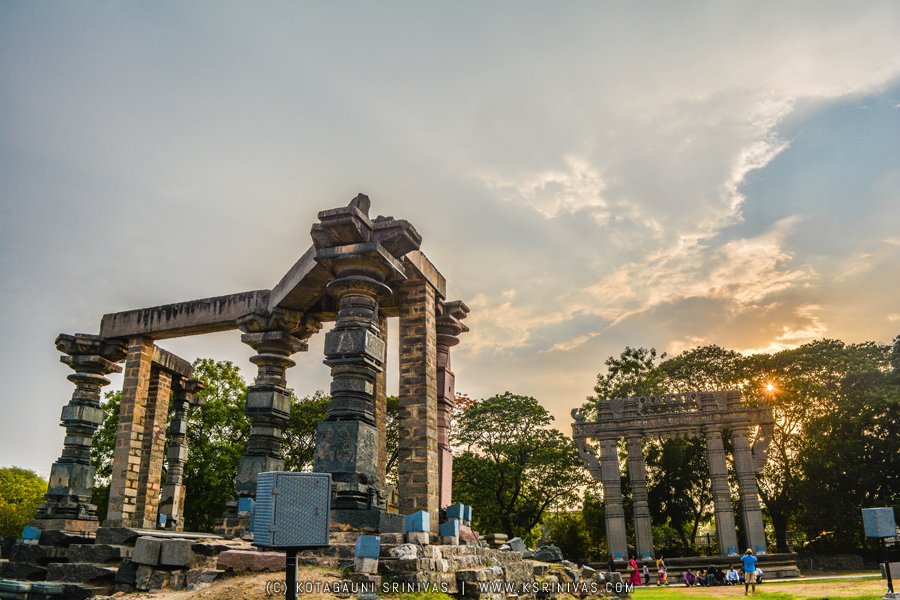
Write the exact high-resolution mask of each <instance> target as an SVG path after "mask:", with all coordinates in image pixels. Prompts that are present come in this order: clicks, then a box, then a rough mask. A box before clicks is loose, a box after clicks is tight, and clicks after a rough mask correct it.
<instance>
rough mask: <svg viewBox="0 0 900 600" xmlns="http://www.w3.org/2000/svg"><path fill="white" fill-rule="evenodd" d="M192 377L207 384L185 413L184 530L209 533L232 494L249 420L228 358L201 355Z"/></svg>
mask: <svg viewBox="0 0 900 600" xmlns="http://www.w3.org/2000/svg"><path fill="white" fill-rule="evenodd" d="M193 366H194V377H196V378H198V379H200V380H201V381H203V383H205V384H206V388H205V389H204V390H203V391H201V392H199V394H198V396H199V398H200V400H201V404H200V406H198V407H195V408H193V409H192V410H191V411H190V414H189V416H188V430H187V444H188V460H187V464H185V468H184V485H185V490H186V497H185V514H184V518H185V529H188V530H190V531H211V530H212V527H213V523H214V522H215V520H216V519H217V518H219V517H221V516H222V514H223V513H224V512H225V505H226V504H227V503H228V501H229V500H231V498H232V494H233V492H234V480H235V476H236V475H237V465H238V460H239V459H240V457H241V455H242V454H243V452H244V448H245V447H246V445H247V437H248V435H249V433H250V421H249V420H248V419H247V415H246V410H245V404H246V398H247V384H246V383H245V381H244V378H243V377H242V376H241V374H240V370H239V369H238V367H237V366H236V365H234V364H233V363H232V362H230V361H214V360H212V359H209V358H200V359H197V360H196V361H194V365H193Z"/></svg>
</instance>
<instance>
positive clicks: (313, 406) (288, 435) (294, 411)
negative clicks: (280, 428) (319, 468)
mask: <svg viewBox="0 0 900 600" xmlns="http://www.w3.org/2000/svg"><path fill="white" fill-rule="evenodd" d="M330 399H331V398H330V397H329V396H326V395H325V393H324V392H322V391H317V392H316V393H314V394H312V395H310V396H307V397H305V398H302V399H297V398H296V397H294V398H292V402H291V415H290V417H289V418H288V422H287V424H286V425H285V428H284V435H283V437H282V450H281V455H282V458H283V459H284V468H285V470H286V471H312V466H313V458H314V456H315V452H316V426H317V425H318V424H319V422H321V421H322V420H323V419H324V418H325V414H326V413H327V411H328V401H329V400H330Z"/></svg>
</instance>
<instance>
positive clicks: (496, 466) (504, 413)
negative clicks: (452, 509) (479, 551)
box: [454, 392, 586, 538]
mask: <svg viewBox="0 0 900 600" xmlns="http://www.w3.org/2000/svg"><path fill="white" fill-rule="evenodd" d="M552 420H553V417H552V416H550V414H549V413H548V412H547V410H546V409H545V408H544V407H542V406H541V405H540V404H539V403H538V402H537V400H535V399H534V398H532V397H529V396H517V395H515V394H511V393H509V392H506V393H504V394H501V395H499V396H492V397H490V398H487V399H486V400H482V401H481V402H477V403H474V404H473V405H472V406H471V407H470V408H469V409H468V410H466V411H465V412H464V413H462V414H461V415H460V417H459V422H458V430H457V432H456V441H457V442H458V444H459V446H460V447H463V448H465V451H464V452H462V453H461V454H460V455H459V456H457V457H456V458H455V459H454V491H455V494H456V497H457V498H458V499H459V500H460V501H461V502H464V503H467V504H472V505H474V506H477V507H478V510H477V511H476V512H475V516H474V519H475V525H476V527H478V528H479V529H480V530H481V531H503V532H506V533H508V534H513V535H518V536H521V537H523V538H529V537H530V535H531V530H532V529H533V528H534V527H535V526H536V525H537V524H538V523H540V522H541V521H542V518H543V516H544V513H545V511H547V510H548V509H549V508H551V507H568V506H571V505H573V504H574V503H575V502H576V501H577V500H578V496H577V494H578V489H579V487H580V486H582V485H583V484H584V483H586V477H585V470H584V467H583V464H582V462H581V459H580V457H579V456H578V453H577V452H576V450H575V446H574V444H573V442H572V440H571V439H570V438H568V437H566V436H564V435H562V434H561V433H560V432H559V431H557V430H555V429H548V426H549V425H550V423H551V422H552Z"/></svg>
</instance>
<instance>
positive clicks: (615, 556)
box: [613, 552, 622, 560]
mask: <svg viewBox="0 0 900 600" xmlns="http://www.w3.org/2000/svg"><path fill="white" fill-rule="evenodd" d="M613 556H614V558H615V559H616V560H622V553H621V552H616V553H615V554H614V555H613Z"/></svg>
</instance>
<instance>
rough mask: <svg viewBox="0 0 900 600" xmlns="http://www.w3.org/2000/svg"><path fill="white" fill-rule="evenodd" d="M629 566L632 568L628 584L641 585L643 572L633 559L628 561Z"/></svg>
mask: <svg viewBox="0 0 900 600" xmlns="http://www.w3.org/2000/svg"><path fill="white" fill-rule="evenodd" d="M628 566H629V567H631V577H630V578H629V580H628V583H633V584H634V585H641V572H640V571H639V570H638V564H637V561H636V560H634V559H633V558H632V559H631V560H629V561H628Z"/></svg>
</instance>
